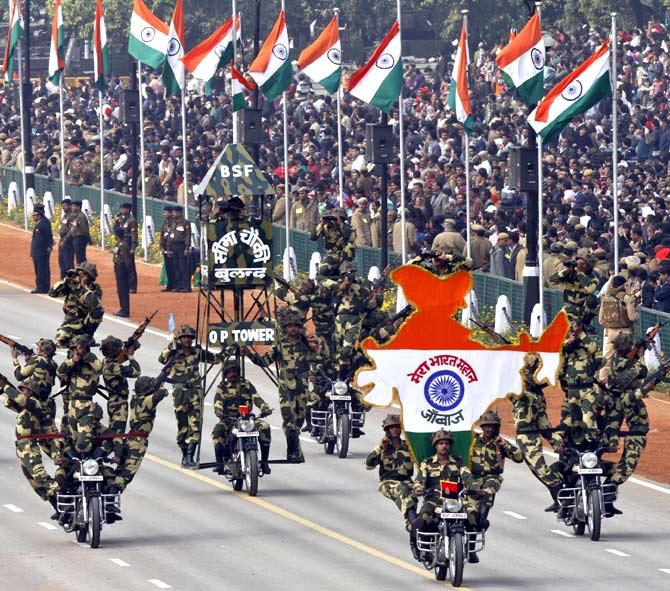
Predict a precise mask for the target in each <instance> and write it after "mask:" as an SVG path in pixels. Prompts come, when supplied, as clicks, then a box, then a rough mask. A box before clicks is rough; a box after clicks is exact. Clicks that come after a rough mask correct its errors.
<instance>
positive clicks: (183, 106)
mask: <svg viewBox="0 0 670 591" xmlns="http://www.w3.org/2000/svg"><path fill="white" fill-rule="evenodd" d="M185 94H186V75H184V88H182V89H181V151H182V163H183V165H184V182H183V186H184V219H185V220H188V177H187V176H186V175H187V173H188V163H187V161H186V99H185ZM142 179H144V167H142ZM143 193H144V191H143Z"/></svg>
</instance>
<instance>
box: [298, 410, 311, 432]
mask: <svg viewBox="0 0 670 591" xmlns="http://www.w3.org/2000/svg"><path fill="white" fill-rule="evenodd" d="M311 430H312V409H311V408H308V409H307V414H305V426H304V427H303V428H302V429H300V431H302V432H303V433H309V432H310V431H311Z"/></svg>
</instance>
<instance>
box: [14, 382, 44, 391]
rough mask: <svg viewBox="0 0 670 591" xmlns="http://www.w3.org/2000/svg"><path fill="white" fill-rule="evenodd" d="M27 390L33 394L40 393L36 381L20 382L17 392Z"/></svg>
mask: <svg viewBox="0 0 670 591" xmlns="http://www.w3.org/2000/svg"><path fill="white" fill-rule="evenodd" d="M21 389H23V390H28V392H32V393H33V394H39V393H40V385H39V384H38V383H37V380H26V381H25V382H21V383H20V384H19V390H21Z"/></svg>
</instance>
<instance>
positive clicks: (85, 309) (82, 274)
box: [77, 262, 105, 345]
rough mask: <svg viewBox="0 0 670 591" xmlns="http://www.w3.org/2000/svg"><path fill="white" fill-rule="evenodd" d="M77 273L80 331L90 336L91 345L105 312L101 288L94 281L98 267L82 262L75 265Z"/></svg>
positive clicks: (93, 342)
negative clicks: (79, 286)
mask: <svg viewBox="0 0 670 591" xmlns="http://www.w3.org/2000/svg"><path fill="white" fill-rule="evenodd" d="M77 273H79V284H80V285H81V288H82V293H81V294H80V296H79V298H78V301H77V304H78V306H79V318H81V326H82V332H83V333H84V334H87V335H88V336H89V337H90V339H91V344H92V345H93V344H95V341H94V338H93V337H94V335H95V331H96V330H98V326H100V324H101V323H102V317H103V316H104V314H105V310H104V308H103V307H102V288H101V287H100V285H98V284H97V283H96V281H95V280H96V279H97V278H98V269H97V268H96V266H95V265H94V264H93V263H88V262H83V263H81V264H80V265H79V266H78V267H77Z"/></svg>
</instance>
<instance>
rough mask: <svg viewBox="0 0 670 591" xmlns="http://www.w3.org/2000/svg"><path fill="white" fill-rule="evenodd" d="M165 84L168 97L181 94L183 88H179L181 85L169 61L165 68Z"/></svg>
mask: <svg viewBox="0 0 670 591" xmlns="http://www.w3.org/2000/svg"><path fill="white" fill-rule="evenodd" d="M163 84H164V85H165V91H166V92H167V96H173V95H176V94H179V93H180V92H181V88H179V83H178V82H177V79H176V78H175V75H174V71H173V69H172V66H170V63H169V62H168V61H166V62H165V65H164V66H163Z"/></svg>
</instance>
